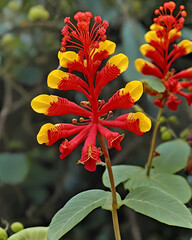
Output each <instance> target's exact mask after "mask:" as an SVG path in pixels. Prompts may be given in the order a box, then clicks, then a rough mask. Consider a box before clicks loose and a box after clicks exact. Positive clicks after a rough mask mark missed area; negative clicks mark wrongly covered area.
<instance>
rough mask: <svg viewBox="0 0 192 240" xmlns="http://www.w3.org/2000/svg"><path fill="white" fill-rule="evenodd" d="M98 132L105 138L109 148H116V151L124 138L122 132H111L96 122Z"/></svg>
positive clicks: (119, 148)
mask: <svg viewBox="0 0 192 240" xmlns="http://www.w3.org/2000/svg"><path fill="white" fill-rule="evenodd" d="M98 130H99V132H100V133H101V134H102V135H103V136H104V138H105V139H106V140H107V143H108V147H109V148H116V149H117V150H118V151H120V150H121V145H120V143H121V141H122V140H123V138H124V134H122V135H121V134H119V133H118V132H112V131H110V130H109V129H107V128H105V127H103V126H102V125H101V124H98Z"/></svg>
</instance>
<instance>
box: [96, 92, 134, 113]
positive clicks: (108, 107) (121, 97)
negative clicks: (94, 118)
mask: <svg viewBox="0 0 192 240" xmlns="http://www.w3.org/2000/svg"><path fill="white" fill-rule="evenodd" d="M122 92H123V89H121V90H119V91H117V92H116V93H115V94H114V95H113V96H112V97H111V98H110V99H109V101H108V102H106V103H105V104H104V105H103V107H102V108H101V110H100V111H99V116H103V115H105V114H107V113H108V112H109V111H113V110H115V109H118V108H119V109H120V108H122V109H129V108H131V107H133V105H134V103H135V102H134V100H133V99H132V97H131V96H130V94H129V92H128V93H125V94H122Z"/></svg>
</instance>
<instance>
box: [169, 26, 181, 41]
mask: <svg viewBox="0 0 192 240" xmlns="http://www.w3.org/2000/svg"><path fill="white" fill-rule="evenodd" d="M180 37H181V32H180V31H178V29H176V28H173V29H171V31H170V32H169V34H168V39H169V41H170V42H174V41H175V40H177V39H178V38H180Z"/></svg>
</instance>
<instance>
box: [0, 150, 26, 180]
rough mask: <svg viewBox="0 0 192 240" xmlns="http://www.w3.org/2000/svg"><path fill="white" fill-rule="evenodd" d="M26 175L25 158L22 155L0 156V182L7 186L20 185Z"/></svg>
mask: <svg viewBox="0 0 192 240" xmlns="http://www.w3.org/2000/svg"><path fill="white" fill-rule="evenodd" d="M27 173H28V163H27V158H26V155H25V154H24V153H1V154H0V181H1V183H7V184H18V183H21V182H22V181H23V180H24V179H25V177H26V176H27Z"/></svg>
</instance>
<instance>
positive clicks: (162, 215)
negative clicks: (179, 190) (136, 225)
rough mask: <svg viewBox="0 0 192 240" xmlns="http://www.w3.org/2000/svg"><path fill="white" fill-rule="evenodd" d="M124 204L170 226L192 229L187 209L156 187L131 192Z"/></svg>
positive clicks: (191, 216)
mask: <svg viewBox="0 0 192 240" xmlns="http://www.w3.org/2000/svg"><path fill="white" fill-rule="evenodd" d="M124 204H125V205H126V206H127V207H129V208H132V209H133V210H135V211H136V212H139V213H142V214H144V215H146V216H149V217H151V218H154V219H156V220H158V221H160V222H163V223H166V224H168V225H173V226H179V227H185V228H190V229H192V215H191V212H190V211H189V210H188V209H187V207H186V206H185V205H184V204H183V203H181V202H180V201H178V200H177V199H176V198H174V197H173V196H171V195H169V194H168V193H166V192H164V191H161V190H159V189H157V188H154V187H149V186H147V187H138V188H135V189H134V190H133V191H131V192H130V193H129V194H128V195H127V197H126V198H125V200H124Z"/></svg>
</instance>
